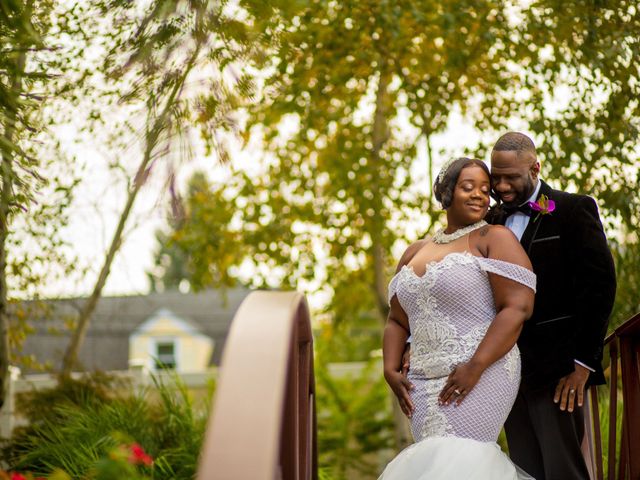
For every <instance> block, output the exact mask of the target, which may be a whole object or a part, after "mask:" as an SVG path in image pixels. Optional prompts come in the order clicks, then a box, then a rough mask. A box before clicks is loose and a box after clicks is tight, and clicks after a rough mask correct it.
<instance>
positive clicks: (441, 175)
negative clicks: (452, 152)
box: [438, 158, 458, 183]
mask: <svg viewBox="0 0 640 480" xmlns="http://www.w3.org/2000/svg"><path fill="white" fill-rule="evenodd" d="M456 160H458V159H457V158H452V159H450V160H447V161H446V162H445V163H444V165H442V168H441V169H440V173H439V174H438V183H442V179H443V178H444V176H445V175H446V173H447V170H449V167H450V166H451V164H452V163H453V162H455V161H456Z"/></svg>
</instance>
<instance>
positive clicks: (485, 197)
mask: <svg viewBox="0 0 640 480" xmlns="http://www.w3.org/2000/svg"><path fill="white" fill-rule="evenodd" d="M490 191H491V182H490V180H489V176H488V175H487V174H486V173H485V171H484V170H483V169H482V168H480V167H479V166H477V165H473V164H472V165H469V166H468V167H465V168H463V169H462V170H461V171H460V176H459V177H458V181H457V182H456V186H455V189H454V190H453V201H452V202H451V206H450V207H449V214H450V215H454V216H455V218H456V219H457V220H458V222H459V223H460V224H462V225H471V224H472V223H476V222H479V221H480V220H482V219H483V218H484V216H485V215H486V214H487V210H488V209H489V192H490ZM458 222H456V223H458Z"/></svg>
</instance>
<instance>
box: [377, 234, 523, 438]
mask: <svg viewBox="0 0 640 480" xmlns="http://www.w3.org/2000/svg"><path fill="white" fill-rule="evenodd" d="M466 241H467V240H466V239H463V240H461V241H460V242H459V244H458V246H459V245H460V244H463V243H464V242H466ZM456 247H457V246H456V245H451V244H448V245H445V246H442V247H440V246H439V247H437V248H430V249H429V250H428V251H427V250H425V251H423V252H422V256H421V257H420V259H414V261H413V264H415V265H416V266H418V265H420V263H419V262H418V260H420V261H422V260H423V259H425V258H427V259H428V258H434V257H429V256H428V255H434V254H435V255H438V254H439V255H440V257H439V259H437V260H432V261H426V262H425V264H426V270H425V273H424V274H423V275H417V274H416V273H415V272H414V270H413V268H412V267H411V266H405V267H403V268H402V269H401V270H400V271H399V272H398V273H397V274H396V276H394V277H393V279H392V280H391V283H390V284H389V301H391V299H392V298H393V296H394V295H395V296H397V298H398V302H399V303H400V306H401V307H402V308H403V309H404V311H405V312H406V314H407V316H408V318H409V326H410V329H411V337H412V338H411V361H410V364H411V365H410V370H409V379H410V381H411V382H412V383H413V384H414V386H415V389H414V390H412V392H411V398H412V400H413V402H414V405H415V407H416V409H415V412H414V415H413V416H412V417H411V428H412V431H413V435H414V438H415V439H416V441H419V440H421V439H424V438H426V437H447V436H455V437H464V438H470V439H474V440H479V441H482V442H495V441H496V439H497V438H498V434H499V432H500V429H501V428H502V425H503V424H504V421H505V419H506V418H507V415H508V413H509V410H510V409H511V406H512V405H513V401H514V400H515V396H516V394H517V392H518V386H519V384H520V353H519V351H518V347H517V346H515V345H514V346H513V348H512V349H511V350H510V351H509V352H508V353H507V354H506V355H505V356H504V357H502V358H501V359H499V360H497V361H496V362H495V363H494V364H493V365H491V366H490V367H488V368H487V369H486V370H485V371H484V372H483V374H482V377H481V378H480V380H479V381H478V383H477V384H476V386H475V387H474V388H473V390H471V392H470V393H469V394H468V396H467V397H466V398H465V400H464V401H463V403H462V404H461V405H460V406H459V407H454V406H453V405H449V406H446V405H440V404H439V403H438V394H439V393H440V391H441V389H442V388H443V386H444V384H445V382H446V379H447V376H448V375H449V373H451V371H453V369H454V368H455V366H456V365H458V364H460V363H464V362H466V361H468V360H469V359H470V358H471V356H472V355H473V354H474V352H475V351H476V349H477V347H478V345H479V344H480V341H481V340H482V338H483V337H484V335H485V333H486V331H487V329H488V328H489V325H490V324H491V322H492V320H493V319H494V318H495V315H496V310H495V304H494V300H493V292H492V290H491V283H490V282H489V273H492V274H497V275H501V276H503V277H506V278H509V279H511V280H514V281H516V282H519V283H521V284H524V285H526V286H528V287H530V288H531V289H533V290H534V291H535V284H536V277H535V275H534V274H533V272H531V271H530V270H527V269H526V268H523V267H520V266H518V265H514V264H512V263H508V262H503V261H500V260H495V259H487V258H484V257H477V256H474V255H472V254H471V253H469V252H468V251H462V252H461V251H451V250H450V249H452V248H456ZM446 249H449V250H446ZM443 252H444V253H446V254H445V255H442V253H443Z"/></svg>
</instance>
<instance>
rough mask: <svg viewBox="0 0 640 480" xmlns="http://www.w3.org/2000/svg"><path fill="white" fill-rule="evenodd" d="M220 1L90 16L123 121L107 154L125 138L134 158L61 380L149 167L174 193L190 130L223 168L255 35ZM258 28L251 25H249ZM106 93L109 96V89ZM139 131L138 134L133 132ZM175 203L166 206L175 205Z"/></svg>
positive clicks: (119, 6) (129, 6)
mask: <svg viewBox="0 0 640 480" xmlns="http://www.w3.org/2000/svg"><path fill="white" fill-rule="evenodd" d="M246 3H247V5H248V8H247V9H246V10H241V9H239V8H237V6H234V5H231V4H229V3H228V2H227V1H221V2H206V1H195V2H192V1H186V0H185V1H178V2H167V1H165V0H155V1H152V2H150V3H149V4H148V5H146V6H145V7H144V8H143V9H142V11H141V8H140V5H139V4H137V3H135V2H133V3H132V2H125V1H116V2H107V3H101V4H99V5H98V6H97V7H96V8H97V10H98V13H99V14H100V17H101V18H102V19H103V20H102V22H103V25H104V24H105V22H110V23H109V30H107V33H106V34H105V38H106V41H105V42H104V47H105V49H106V53H105V55H104V57H103V63H102V65H101V68H100V73H101V74H102V76H103V80H105V81H106V82H107V83H106V85H107V86H106V88H103V91H104V93H103V97H104V98H107V99H110V100H111V101H112V102H113V101H117V102H118V103H120V104H124V105H126V109H125V111H126V113H127V121H125V122H122V124H123V125H122V128H117V129H116V130H117V131H118V133H128V134H129V135H122V134H121V135H118V137H115V138H113V137H112V141H111V146H112V147H114V146H116V145H122V143H123V140H122V138H123V136H124V137H125V138H131V137H133V138H136V135H137V137H138V139H139V141H138V142H137V145H136V146H137V147H138V150H139V154H138V155H137V156H134V158H135V160H134V162H133V164H134V165H135V169H131V168H129V169H128V170H131V173H130V175H131V177H130V179H129V182H128V186H127V194H126V195H127V196H126V202H125V205H124V206H123V208H122V211H121V213H120V215H119V220H118V223H117V226H116V228H115V230H114V233H113V236H112V240H111V243H110V245H109V247H108V249H107V251H106V253H105V256H104V261H103V263H102V268H101V270H100V272H99V274H98V277H97V279H96V282H95V285H94V287H93V290H92V293H91V295H90V296H89V298H88V300H87V302H86V303H84V305H83V307H82V310H81V311H80V313H79V315H78V319H77V325H76V327H75V329H74V331H73V335H72V338H71V341H70V343H69V346H68V347H67V349H66V351H65V354H64V359H63V370H64V372H65V373H69V372H71V371H72V369H73V368H74V367H75V366H76V362H77V357H78V351H79V350H80V348H81V345H82V343H83V341H84V337H85V335H86V332H87V328H88V324H89V322H90V319H91V315H92V313H93V311H94V310H95V307H96V305H97V303H98V301H99V299H100V296H101V294H102V289H103V288H104V285H105V283H106V281H107V278H108V276H109V273H110V269H111V265H112V262H113V260H114V258H115V256H116V254H117V252H118V250H119V248H120V245H121V243H122V239H123V234H124V231H125V226H126V224H127V222H128V220H129V216H130V214H131V212H132V208H133V206H134V203H135V201H136V198H137V196H138V193H139V191H140V189H141V187H142V186H143V185H144V184H145V183H146V182H147V180H148V179H149V177H150V176H151V174H152V172H154V171H156V170H157V166H158V165H161V164H163V165H164V170H165V171H166V172H168V175H167V179H166V182H165V183H166V184H168V187H169V191H171V192H174V191H175V189H174V179H175V176H176V170H177V165H179V164H180V162H182V161H184V160H185V159H188V158H189V157H190V152H191V146H192V145H191V141H190V139H189V133H191V132H193V131H194V128H191V126H192V125H195V126H196V127H197V128H196V129H195V132H197V133H199V135H200V139H201V140H202V142H203V143H204V146H205V149H206V151H207V153H211V152H215V153H216V157H217V160H219V161H221V162H224V161H226V159H227V158H228V153H227V150H226V148H225V145H224V143H223V142H222V141H221V139H220V136H219V133H220V131H225V130H231V131H233V130H235V128H236V127H235V123H236V122H235V119H234V118H233V116H232V115H231V113H232V112H233V111H234V110H235V109H236V108H237V107H238V105H239V104H240V103H242V102H243V101H244V100H246V99H247V98H249V97H251V95H252V90H253V87H252V81H251V78H250V77H248V76H246V75H239V74H238V72H237V70H235V69H234V64H235V63H237V62H238V61H239V60H242V59H245V58H247V57H250V56H253V55H254V53H255V49H254V45H255V44H257V42H256V38H257V34H256V33H255V32H253V29H252V21H251V20H252V18H251V17H246V16H245V14H248V13H249V12H253V11H256V12H264V11H268V10H269V8H268V7H264V6H263V7H262V8H249V7H252V6H254V3H255V2H246ZM257 23H260V22H257ZM112 83H113V86H112ZM102 106H103V105H100V107H102ZM90 118H93V119H95V122H93V124H92V126H91V128H92V129H94V130H97V129H98V128H99V127H107V126H109V124H110V122H112V121H113V119H112V118H109V117H106V116H104V115H102V114H101V113H100V111H99V109H98V110H93V112H92V114H91V117H90ZM139 122H140V123H141V124H142V125H143V127H142V129H140V128H139V127H138V125H140V123H139ZM174 199H175V196H174Z"/></svg>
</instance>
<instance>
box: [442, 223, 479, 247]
mask: <svg viewBox="0 0 640 480" xmlns="http://www.w3.org/2000/svg"><path fill="white" fill-rule="evenodd" d="M485 225H487V222H485V221H484V220H480V221H479V222H477V223H474V224H472V225H467V226H466V227H464V228H459V229H458V230H456V231H455V232H453V233H444V230H445V229H444V228H441V229H440V230H438V231H437V232H436V233H434V235H433V237H432V238H431V240H433V243H449V242H453V241H454V240H457V239H459V238H461V237H464V236H465V235H466V234H467V233H469V232H473V231H474V230H477V229H478V228H481V227H484V226H485Z"/></svg>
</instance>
